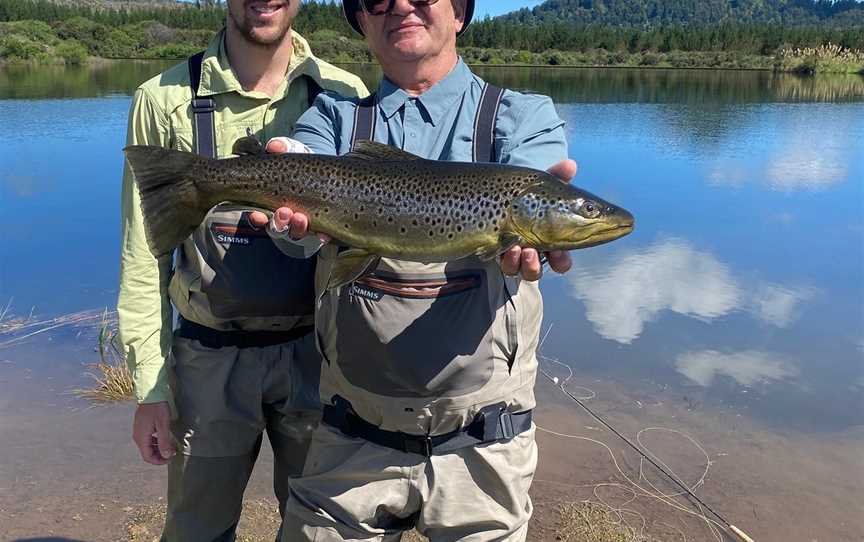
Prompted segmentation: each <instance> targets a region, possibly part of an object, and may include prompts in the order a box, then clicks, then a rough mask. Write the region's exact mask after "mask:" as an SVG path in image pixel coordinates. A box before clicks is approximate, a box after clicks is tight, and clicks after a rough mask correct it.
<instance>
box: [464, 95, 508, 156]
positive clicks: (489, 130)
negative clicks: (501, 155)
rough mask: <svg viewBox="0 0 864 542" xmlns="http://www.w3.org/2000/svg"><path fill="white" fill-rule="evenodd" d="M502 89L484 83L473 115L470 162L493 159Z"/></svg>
mask: <svg viewBox="0 0 864 542" xmlns="http://www.w3.org/2000/svg"><path fill="white" fill-rule="evenodd" d="M503 95H504V89H503V88H501V87H496V86H495V85H490V84H489V83H486V86H485V87H483V94H482V95H481V96H480V105H479V106H478V107H477V115H476V116H475V117H474V147H473V148H472V149H471V161H472V162H494V161H495V158H496V156H495V120H496V119H497V118H498V106H499V105H500V104H501V96H503Z"/></svg>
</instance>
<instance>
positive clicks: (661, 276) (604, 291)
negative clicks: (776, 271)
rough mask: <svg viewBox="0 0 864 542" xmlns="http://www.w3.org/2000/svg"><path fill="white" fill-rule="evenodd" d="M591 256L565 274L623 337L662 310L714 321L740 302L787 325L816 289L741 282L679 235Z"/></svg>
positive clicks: (591, 315) (632, 336)
mask: <svg viewBox="0 0 864 542" xmlns="http://www.w3.org/2000/svg"><path fill="white" fill-rule="evenodd" d="M586 261H588V262H589V263H585V264H581V266H580V268H579V269H577V270H576V271H575V272H573V273H571V274H570V275H568V281H569V283H570V293H571V295H573V296H574V297H576V298H577V299H580V300H581V301H582V302H583V303H584V304H585V310H586V317H587V318H588V320H589V321H590V322H591V323H592V324H593V326H594V330H595V331H596V332H597V333H598V334H599V335H600V336H601V337H603V338H605V339H610V340H613V341H616V342H619V343H622V344H630V343H632V342H633V341H634V340H636V339H637V338H638V337H639V336H640V335H641V334H642V332H643V331H644V329H645V326H646V324H647V323H649V322H652V321H655V320H657V319H658V318H659V316H660V314H661V313H662V312H663V311H670V312H674V313H677V314H679V315H682V316H686V317H689V318H695V319H697V320H701V321H704V322H709V321H712V320H716V319H718V318H720V317H722V316H726V315H727V314H730V313H731V312H733V311H736V310H738V311H743V312H746V313H748V314H750V315H751V316H752V317H754V318H756V319H758V320H760V321H762V322H764V323H766V324H770V325H773V326H775V327H778V328H785V327H788V326H789V325H790V324H792V323H793V322H794V321H795V319H796V318H797V316H798V314H799V311H800V306H801V303H802V302H803V301H805V300H807V299H808V298H810V297H812V296H813V295H814V294H815V290H814V289H813V288H808V287H791V286H783V285H779V284H773V283H769V282H765V281H755V282H754V283H753V284H752V285H749V286H748V285H746V284H742V280H740V279H737V278H735V276H734V274H733V272H732V271H731V270H730V268H729V266H728V265H726V264H725V263H723V262H721V261H720V260H718V259H717V258H716V257H715V256H714V255H713V254H711V253H710V252H707V251H703V250H698V249H696V248H694V247H693V246H692V245H691V244H690V243H689V242H687V241H685V240H683V239H677V238H672V239H666V240H663V241H658V242H656V243H654V244H652V245H650V246H648V247H647V248H645V249H640V250H631V251H625V252H619V253H618V254H617V255H616V256H613V257H611V258H610V259H608V260H593V261H592V260H586Z"/></svg>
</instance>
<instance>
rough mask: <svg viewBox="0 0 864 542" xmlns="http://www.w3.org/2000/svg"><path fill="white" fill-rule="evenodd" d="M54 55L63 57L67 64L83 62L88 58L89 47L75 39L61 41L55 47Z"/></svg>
mask: <svg viewBox="0 0 864 542" xmlns="http://www.w3.org/2000/svg"><path fill="white" fill-rule="evenodd" d="M54 56H56V57H60V58H62V59H63V62H64V63H66V64H83V63H84V61H86V60H87V56H88V55H87V48H86V47H84V46H83V45H81V44H80V43H79V42H77V41H75V40H66V41H62V42H60V43H59V44H58V45H57V47H55V48H54Z"/></svg>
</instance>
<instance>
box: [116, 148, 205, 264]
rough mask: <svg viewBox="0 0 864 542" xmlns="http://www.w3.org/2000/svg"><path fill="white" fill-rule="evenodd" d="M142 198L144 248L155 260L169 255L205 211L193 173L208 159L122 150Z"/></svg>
mask: <svg viewBox="0 0 864 542" xmlns="http://www.w3.org/2000/svg"><path fill="white" fill-rule="evenodd" d="M123 151H124V152H125V153H126V160H128V162H129V167H130V168H131V169H132V174H133V176H134V177H135V184H137V186H138V193H139V195H140V196H141V212H142V213H143V215H144V228H145V231H146V235H147V244H148V245H149V246H150V251H151V252H152V253H153V254H154V255H155V256H161V255H163V254H166V253H168V252H171V251H172V250H174V248H176V247H177V246H178V245H180V244H181V243H182V242H183V241H184V240H185V239H186V238H187V237H189V236H190V235H191V234H192V232H193V231H195V228H197V227H198V226H199V225H200V224H201V222H202V221H203V220H204V217H205V216H206V215H207V211H208V210H209V209H210V207H212V205H209V204H207V203H206V201H205V199H206V198H203V197H202V194H200V191H199V189H198V187H197V186H196V185H195V182H194V178H193V175H192V174H193V172H194V171H195V170H196V169H197V168H199V167H201V166H203V165H205V164H206V163H207V162H208V161H209V159H207V158H205V157H202V156H199V155H197V154H193V153H190V152H183V151H177V150H172V149H166V148H164V147H155V146H147V145H133V146H129V147H126V148H125V149H123Z"/></svg>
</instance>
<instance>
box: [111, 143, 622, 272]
mask: <svg viewBox="0 0 864 542" xmlns="http://www.w3.org/2000/svg"><path fill="white" fill-rule="evenodd" d="M124 151H125V152H126V158H127V159H128V161H129V165H130V167H131V168H132V172H133V174H134V176H135V180H136V183H137V185H138V190H139V194H140V196H141V210H142V212H143V215H144V224H145V229H146V236H147V241H148V244H149V246H150V250H151V252H153V254H154V255H156V256H161V255H163V254H165V253H168V252H170V251H171V250H173V249H174V248H175V247H176V246H178V245H179V244H181V243H182V242H183V241H184V240H185V239H186V238H187V237H189V235H191V234H192V232H193V231H194V230H195V228H197V227H198V226H199V225H200V224H201V222H202V221H203V220H204V218H205V215H206V214H207V212H208V211H209V210H210V209H211V208H212V207H213V206H214V205H216V204H218V203H221V202H226V201H231V202H236V203H240V204H245V205H250V206H253V207H258V208H262V209H268V210H271V211H272V210H275V209H277V208H278V207H282V206H286V207H290V208H292V209H294V210H296V211H300V212H303V213H305V214H306V215H308V216H309V220H310V230H311V231H314V232H321V233H326V234H327V235H329V236H331V237H332V238H333V242H336V243H339V244H340V245H345V246H348V247H351V248H352V250H347V251H345V252H343V253H341V254H340V256H339V261H338V262H337V264H336V267H335V268H334V272H333V278H331V282H330V286H331V287H333V286H337V285H339V284H344V283H345V282H348V281H350V280H354V279H355V278H357V277H358V276H359V275H360V274H362V273H363V272H364V271H365V270H367V269H371V268H372V267H373V264H375V263H377V260H378V259H379V258H380V257H387V258H394V259H400V260H409V261H417V262H425V263H431V262H445V261H451V260H456V259H459V258H464V257H466V256H471V255H476V256H478V257H480V258H481V259H486V260H488V259H492V258H494V257H496V256H498V255H500V254H501V253H502V252H504V251H506V250H507V249H509V248H510V247H512V246H514V245H516V244H519V245H522V246H523V247H533V248H536V249H537V250H540V251H549V250H571V249H578V248H585V247H590V246H594V245H599V244H601V243H606V242H609V241H612V240H615V239H618V238H619V237H622V236H624V235H626V234H628V233H630V232H631V231H632V230H633V223H634V221H633V216H632V215H631V214H630V213H629V212H627V211H626V210H624V209H622V208H620V207H616V206H615V205H612V204H611V203H608V202H606V201H603V200H602V199H600V198H598V197H596V196H594V195H591V194H589V193H588V192H585V191H583V190H580V189H579V188H576V187H574V186H572V185H570V184H567V183H564V182H561V181H560V180H559V179H558V178H557V177H554V176H553V175H550V174H549V173H546V172H543V171H538V170H534V169H529V168H524V167H515V166H507V165H501V164H487V163H465V162H444V161H436V160H425V159H422V158H419V157H417V156H415V155H413V154H410V153H407V152H405V151H402V150H399V149H396V148H394V147H390V146H387V145H383V144H380V143H374V142H371V141H362V142H358V144H357V146H356V149H355V150H354V151H352V152H350V153H349V154H346V155H344V156H340V157H335V156H324V155H315V154H258V155H255V156H239V157H236V158H225V159H220V160H215V159H211V158H206V157H202V156H199V155H197V154H193V153H189V152H183V151H177V150H170V149H165V148H162V147H151V146H140V145H137V146H130V147H126V149H124Z"/></svg>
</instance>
